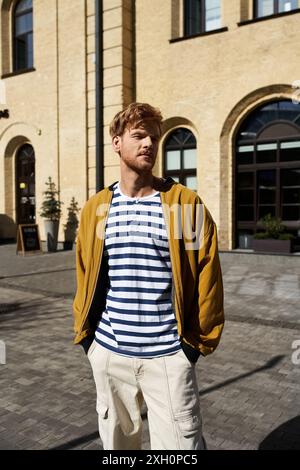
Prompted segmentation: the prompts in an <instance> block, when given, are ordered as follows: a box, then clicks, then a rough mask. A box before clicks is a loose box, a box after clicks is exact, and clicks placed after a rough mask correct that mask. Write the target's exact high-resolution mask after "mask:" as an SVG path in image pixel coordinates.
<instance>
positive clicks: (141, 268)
mask: <svg viewBox="0 0 300 470" xmlns="http://www.w3.org/2000/svg"><path fill="white" fill-rule="evenodd" d="M109 269H114V270H115V269H117V270H119V269H120V270H121V269H135V270H138V271H159V272H162V271H163V272H171V268H168V267H167V268H165V267H163V266H141V265H139V264H138V265H134V264H123V265H120V266H118V265H117V266H109Z"/></svg>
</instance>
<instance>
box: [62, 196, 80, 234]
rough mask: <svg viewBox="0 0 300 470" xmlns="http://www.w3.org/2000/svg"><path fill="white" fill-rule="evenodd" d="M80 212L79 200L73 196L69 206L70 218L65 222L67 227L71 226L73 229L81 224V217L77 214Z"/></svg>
mask: <svg viewBox="0 0 300 470" xmlns="http://www.w3.org/2000/svg"><path fill="white" fill-rule="evenodd" d="M79 212H80V207H78V202H77V201H76V200H75V197H74V196H73V197H72V199H71V202H70V205H69V207H68V219H67V222H66V224H65V227H70V228H72V229H73V230H76V229H77V227H78V225H79V219H78V216H77V214H78V213H79Z"/></svg>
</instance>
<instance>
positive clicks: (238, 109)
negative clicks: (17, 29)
mask: <svg viewBox="0 0 300 470" xmlns="http://www.w3.org/2000/svg"><path fill="white" fill-rule="evenodd" d="M134 3H135V8H134ZM11 4H12V2H11V0H4V1H2V2H1V5H2V12H1V57H0V66H1V72H2V73H8V72H10V71H11V63H10V62H11V50H10V44H9V42H8V41H9V38H10V34H11V24H10V21H9V11H8V8H9V6H10V5H11ZM57 5H58V10H57ZM182 5H183V2H182V0H164V1H161V0H151V1H149V0H138V1H136V2H133V0H104V1H103V66H104V76H103V81H104V90H103V95H104V112H103V119H104V129H103V131H104V148H103V157H104V183H105V185H108V184H110V183H111V182H112V181H115V180H117V179H118V178H119V161H118V158H119V157H118V156H117V155H116V154H115V153H114V152H113V150H112V147H111V140H110V136H109V132H108V129H109V124H110V122H111V120H112V118H113V116H114V115H115V114H116V113H117V112H118V111H120V110H121V109H123V108H124V107H125V106H126V105H127V104H129V103H130V102H132V101H133V100H136V101H146V102H150V103H151V104H153V105H154V106H157V107H159V108H160V109H161V110H162V113H163V116H164V118H165V122H164V135H163V138H162V141H161V145H160V150H159V155H158V160H157V163H156V165H155V168H154V173H155V174H157V175H161V174H162V155H163V145H164V141H165V137H166V135H167V133H168V132H169V131H170V130H172V129H174V128H175V127H177V126H180V125H183V126H186V127H188V128H189V129H191V130H192V131H193V132H194V134H195V136H196V139H197V152H198V166H197V176H198V192H199V194H200V195H201V196H202V198H203V200H204V201H205V203H206V204H207V206H208V208H209V209H210V211H211V212H212V214H213V216H214V218H215V220H216V222H217V226H218V229H219V240H220V247H221V248H223V249H228V248H231V247H232V233H233V221H234V213H233V207H232V206H233V203H232V201H233V193H232V177H233V169H232V149H233V144H234V136H235V133H236V131H237V129H238V127H239V125H240V123H241V120H242V119H243V117H244V116H246V115H247V113H249V112H251V110H252V109H254V108H255V107H256V106H257V105H258V104H259V103H263V102H266V101H268V100H270V99H278V98H280V97H287V98H289V97H290V96H291V93H292V91H293V90H292V88H291V84H292V82H293V81H294V80H297V79H300V65H299V64H300V60H299V48H298V30H299V18H300V15H299V14H293V15H286V16H282V17H278V18H274V19H272V20H267V21H259V22H255V23H251V24H248V25H245V26H241V27H239V26H238V25H237V23H239V22H240V21H245V20H248V19H251V18H252V11H253V0H231V1H230V2H229V1H228V2H227V1H224V0H223V2H222V26H227V27H228V31H226V32H222V33H219V34H210V35H206V36H199V37H196V38H193V39H186V40H183V41H178V42H174V43H170V42H169V40H170V39H171V38H176V37H178V36H181V35H182V32H183V8H182ZM134 10H135V11H134ZM134 13H135V20H136V23H135V28H134V30H133V24H134V23H133V21H134ZM34 66H35V68H36V71H35V72H32V73H27V74H22V75H16V76H12V77H8V78H5V79H3V82H4V83H5V87H6V95H7V107H8V108H9V110H10V118H9V120H4V119H1V120H0V165H1V167H2V168H3V170H4V171H2V172H0V217H1V214H2V216H3V215H7V216H8V217H10V219H11V220H12V221H13V220H14V219H15V215H16V214H15V188H14V184H15V183H14V181H15V174H14V171H15V170H14V164H15V152H16V150H17V148H18V146H19V145H20V144H21V143H22V142H25V141H28V142H30V143H31V144H32V145H33V146H34V149H35V154H36V196H37V211H38V210H39V208H40V204H41V201H42V191H43V190H44V189H45V186H44V183H45V181H46V179H47V177H48V176H52V177H53V179H54V180H55V182H56V183H57V184H58V185H59V187H60V189H61V199H62V200H63V201H64V202H65V205H64V219H63V220H62V221H61V222H62V223H61V230H60V240H63V239H64V237H63V231H62V224H63V223H64V221H65V216H66V209H67V206H68V205H69V201H70V199H71V197H72V196H73V195H74V196H75V197H76V198H77V200H78V201H79V205H80V207H83V205H84V202H85V201H86V199H87V198H88V197H89V196H91V195H93V194H94V193H95V190H96V189H95V186H96V185H95V175H96V168H95V166H96V162H95V156H96V151H95V144H96V122H95V96H96V93H95V1H94V0H73V1H72V2H60V1H58V0H48V1H47V4H46V2H44V0H35V2H34ZM1 220H3V217H2V219H1ZM1 220H0V223H1ZM37 222H38V223H39V224H40V226H41V229H42V230H41V233H42V238H43V228H42V227H43V224H42V221H41V220H40V218H39V217H37ZM3 227H4V228H3ZM7 227H8V226H7ZM5 230H6V229H5V225H3V224H2V223H1V230H0V236H3V233H4V232H5ZM11 230H12V229H11V227H10V228H7V230H6V232H5V233H6V235H7V234H8V233H11Z"/></svg>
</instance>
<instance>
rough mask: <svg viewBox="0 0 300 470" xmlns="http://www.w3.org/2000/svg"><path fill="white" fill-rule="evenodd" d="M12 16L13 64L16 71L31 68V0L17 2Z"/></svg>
mask: <svg viewBox="0 0 300 470" xmlns="http://www.w3.org/2000/svg"><path fill="white" fill-rule="evenodd" d="M13 16H14V18H13V35H14V40H13V56H14V57H13V65H14V72H16V71H18V70H25V69H31V68H33V8H32V0H21V1H19V2H17V4H16V6H15V9H14V13H13Z"/></svg>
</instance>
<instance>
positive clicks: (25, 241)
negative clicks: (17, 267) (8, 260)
mask: <svg viewBox="0 0 300 470" xmlns="http://www.w3.org/2000/svg"><path fill="white" fill-rule="evenodd" d="M20 253H21V254H22V255H27V254H34V253H42V246H41V239H40V233H39V226H38V225H36V224H20V225H18V233H17V254H20Z"/></svg>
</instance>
